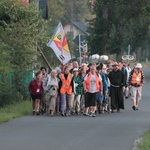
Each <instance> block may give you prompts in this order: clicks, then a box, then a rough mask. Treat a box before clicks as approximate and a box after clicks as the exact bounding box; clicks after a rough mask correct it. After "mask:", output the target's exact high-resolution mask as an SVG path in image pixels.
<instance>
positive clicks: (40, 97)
mask: <svg viewBox="0 0 150 150" xmlns="http://www.w3.org/2000/svg"><path fill="white" fill-rule="evenodd" d="M42 96H43V95H42V94H39V95H32V94H31V98H32V100H33V101H35V100H36V99H42Z"/></svg>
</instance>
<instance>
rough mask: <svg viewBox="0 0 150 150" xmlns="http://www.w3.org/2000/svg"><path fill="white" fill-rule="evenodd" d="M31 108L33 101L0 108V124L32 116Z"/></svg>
mask: <svg viewBox="0 0 150 150" xmlns="http://www.w3.org/2000/svg"><path fill="white" fill-rule="evenodd" d="M31 107H32V104H31V101H22V102H17V103H13V104H11V105H8V106H6V107H3V108H0V116H1V117H0V123H2V122H7V121H9V120H11V119H14V118H19V117H22V116H25V115H29V114H31V110H32V108H31Z"/></svg>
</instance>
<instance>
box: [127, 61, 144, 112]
mask: <svg viewBox="0 0 150 150" xmlns="http://www.w3.org/2000/svg"><path fill="white" fill-rule="evenodd" d="M144 78H145V76H144V73H143V71H142V65H141V64H140V63H137V64H136V65H135V68H134V69H133V70H132V71H131V73H130V76H129V80H128V85H129V86H131V94H132V95H131V99H132V100H133V106H132V109H133V110H138V105H139V101H140V100H141V96H142V86H143V85H144Z"/></svg>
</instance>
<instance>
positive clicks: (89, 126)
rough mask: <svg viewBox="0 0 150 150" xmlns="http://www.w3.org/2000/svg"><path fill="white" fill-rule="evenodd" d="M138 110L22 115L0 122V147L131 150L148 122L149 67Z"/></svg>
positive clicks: (127, 104) (129, 107)
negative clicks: (92, 115) (93, 114)
mask: <svg viewBox="0 0 150 150" xmlns="http://www.w3.org/2000/svg"><path fill="white" fill-rule="evenodd" d="M144 71H145V75H146V76H147V79H146V85H145V86H144V87H143V97H142V101H141V103H140V106H139V111H133V110H132V101H131V100H130V99H127V100H125V110H121V112H120V113H114V114H110V115H109V114H107V113H105V114H102V115H98V116H97V117H95V118H92V117H86V116H82V115H80V116H70V117H61V116H55V117H47V116H25V117H22V118H19V119H14V120H12V121H9V122H7V123H3V124H0V150H132V148H133V143H134V141H135V140H136V139H137V138H139V137H141V136H142V135H143V133H144V132H145V131H147V130H148V128H149V124H150V82H149V77H150V68H147V69H146V70H144Z"/></svg>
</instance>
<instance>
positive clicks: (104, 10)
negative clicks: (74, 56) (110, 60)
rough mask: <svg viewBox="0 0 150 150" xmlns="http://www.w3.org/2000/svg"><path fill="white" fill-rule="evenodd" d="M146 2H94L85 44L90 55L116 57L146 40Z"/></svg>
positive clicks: (105, 0) (148, 14) (101, 0)
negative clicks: (113, 54) (130, 46)
mask: <svg viewBox="0 0 150 150" xmlns="http://www.w3.org/2000/svg"><path fill="white" fill-rule="evenodd" d="M149 6H150V2H149V1H148V0H141V1H138V0H132V1H130V0H115V1H112V0H100V1H99V0H96V2H95V5H94V13H95V15H96V17H95V18H94V19H93V20H91V21H90V28H89V33H90V36H89V37H88V42H89V46H90V50H91V53H92V52H93V53H98V54H104V53H106V54H110V53H111V54H112V53H116V54H120V53H121V52H122V51H123V50H124V47H127V45H129V44H131V45H132V46H134V49H136V48H137V47H138V46H143V45H144V44H145V39H147V38H148V36H147V35H148V25H149V23H150V22H149V21H150V20H149V17H150V13H149V12H148V8H149Z"/></svg>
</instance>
